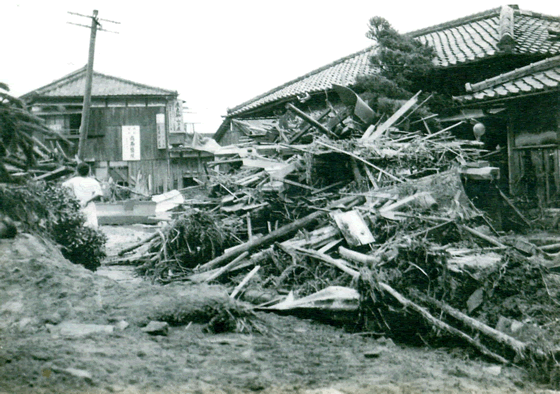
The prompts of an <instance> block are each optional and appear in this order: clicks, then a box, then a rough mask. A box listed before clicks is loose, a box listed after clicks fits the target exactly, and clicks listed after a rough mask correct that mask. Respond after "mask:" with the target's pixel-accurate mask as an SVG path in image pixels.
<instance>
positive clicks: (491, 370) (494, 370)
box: [483, 365, 502, 376]
mask: <svg viewBox="0 0 560 394" xmlns="http://www.w3.org/2000/svg"><path fill="white" fill-rule="evenodd" d="M483 370H484V372H485V373H487V374H489V375H492V376H498V375H500V374H501V373H502V367H500V366H499V365H494V366H491V367H486V368H484V369H483Z"/></svg>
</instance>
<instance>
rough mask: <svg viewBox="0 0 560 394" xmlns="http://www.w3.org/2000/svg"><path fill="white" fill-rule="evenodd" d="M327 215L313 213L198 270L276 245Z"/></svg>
mask: <svg viewBox="0 0 560 394" xmlns="http://www.w3.org/2000/svg"><path fill="white" fill-rule="evenodd" d="M325 215H326V212H323V211H317V212H313V213H312V214H310V215H307V216H306V217H304V218H301V219H298V220H296V221H295V222H292V223H290V224H287V225H286V226H283V227H280V228H279V229H278V230H275V231H273V232H271V233H269V234H267V235H265V236H263V237H260V238H256V239H253V240H252V241H249V242H246V243H244V244H241V245H239V246H237V247H235V248H233V249H231V250H229V251H228V252H226V253H224V254H222V255H221V256H218V257H216V258H215V259H213V260H210V261H209V262H207V263H205V264H203V265H201V266H200V267H198V270H199V271H200V270H202V271H205V270H210V269H212V268H215V267H219V266H221V265H222V264H224V263H226V262H227V261H229V260H230V259H233V258H235V257H237V256H239V255H240V254H241V253H243V252H249V251H252V250H254V249H257V248H259V247H262V246H267V245H270V244H272V243H274V242H275V241H276V240H278V239H279V238H282V237H285V236H287V235H289V234H291V233H293V232H295V231H297V230H299V229H301V228H304V227H307V226H309V225H310V224H311V223H313V222H314V221H316V220H317V219H319V218H321V217H323V216H325Z"/></svg>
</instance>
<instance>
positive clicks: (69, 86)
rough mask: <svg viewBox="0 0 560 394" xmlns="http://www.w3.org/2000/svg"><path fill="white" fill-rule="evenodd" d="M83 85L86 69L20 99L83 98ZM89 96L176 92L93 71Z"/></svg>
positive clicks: (168, 94)
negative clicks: (38, 97) (37, 97)
mask: <svg viewBox="0 0 560 394" xmlns="http://www.w3.org/2000/svg"><path fill="white" fill-rule="evenodd" d="M85 84H86V68H85V67H83V68H81V69H79V70H77V71H74V72H73V73H71V74H68V75H66V76H64V77H62V78H60V79H58V80H56V81H54V82H52V83H50V84H48V85H45V86H43V87H41V88H39V89H36V90H34V91H32V92H29V93H26V94H25V95H23V96H22V98H25V97H30V96H31V95H33V96H37V95H38V96H41V97H83V95H84V92H85ZM91 95H92V97H111V96H170V95H175V96H176V95H177V92H175V91H171V90H165V89H161V88H156V87H153V86H148V85H144V84H140V83H137V82H132V81H129V80H126V79H122V78H117V77H112V76H110V75H105V74H101V73H98V72H96V71H94V72H93V81H92V91H91Z"/></svg>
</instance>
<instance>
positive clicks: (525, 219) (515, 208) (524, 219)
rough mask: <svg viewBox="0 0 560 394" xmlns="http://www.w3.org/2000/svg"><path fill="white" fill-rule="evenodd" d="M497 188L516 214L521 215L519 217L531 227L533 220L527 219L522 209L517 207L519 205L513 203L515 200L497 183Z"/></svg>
mask: <svg viewBox="0 0 560 394" xmlns="http://www.w3.org/2000/svg"><path fill="white" fill-rule="evenodd" d="M496 189H498V193H500V196H502V198H503V199H504V201H505V202H506V203H507V205H509V206H510V207H511V209H513V212H515V214H516V215H517V216H518V217H519V219H521V220H522V221H523V223H525V224H526V225H527V226H529V228H531V227H532V225H531V222H530V221H529V220H527V218H526V217H525V216H524V215H523V214H522V213H521V211H520V210H519V209H517V207H516V206H515V205H514V204H513V201H511V200H510V199H509V198H508V197H507V196H506V195H505V194H504V192H502V191H501V190H500V188H499V187H498V185H496Z"/></svg>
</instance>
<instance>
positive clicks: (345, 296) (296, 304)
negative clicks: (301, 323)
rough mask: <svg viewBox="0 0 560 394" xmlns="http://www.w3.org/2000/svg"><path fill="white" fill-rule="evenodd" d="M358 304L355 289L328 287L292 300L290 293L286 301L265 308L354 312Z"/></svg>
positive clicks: (358, 298)
mask: <svg viewBox="0 0 560 394" xmlns="http://www.w3.org/2000/svg"><path fill="white" fill-rule="evenodd" d="M359 302H360V294H359V293H358V291H357V290H356V289H352V288H350V287H343V286H329V287H327V288H325V289H323V290H321V291H318V292H317V293H314V294H311V295H309V296H307V297H303V298H300V299H299V300H295V299H294V295H293V293H292V292H290V293H289V294H288V296H287V297H286V299H285V300H284V301H282V302H280V303H278V304H276V305H272V306H270V307H267V308H266V309H271V310H288V309H296V308H318V309H329V310H355V309H357V308H358V305H359Z"/></svg>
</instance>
